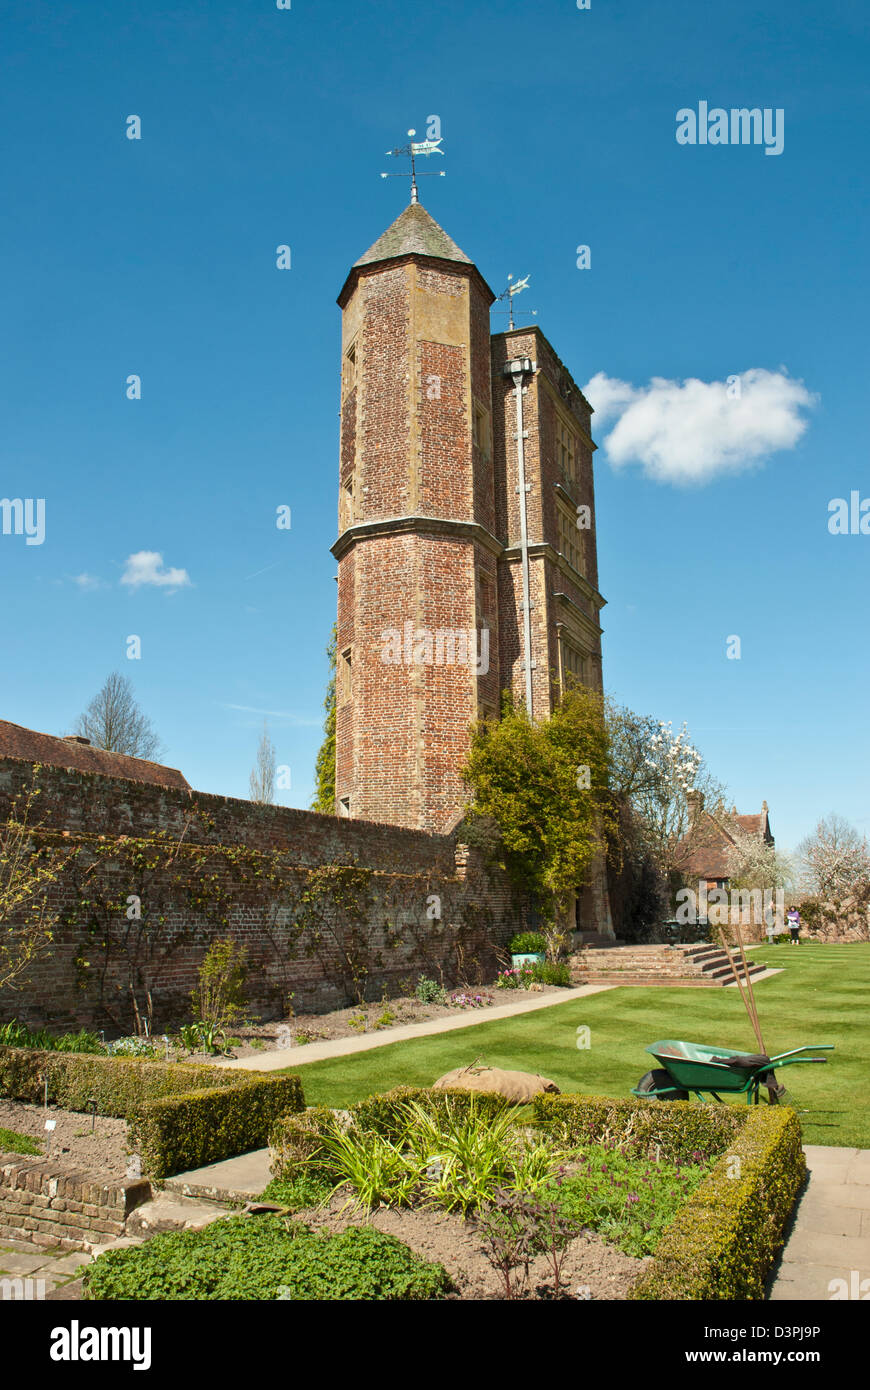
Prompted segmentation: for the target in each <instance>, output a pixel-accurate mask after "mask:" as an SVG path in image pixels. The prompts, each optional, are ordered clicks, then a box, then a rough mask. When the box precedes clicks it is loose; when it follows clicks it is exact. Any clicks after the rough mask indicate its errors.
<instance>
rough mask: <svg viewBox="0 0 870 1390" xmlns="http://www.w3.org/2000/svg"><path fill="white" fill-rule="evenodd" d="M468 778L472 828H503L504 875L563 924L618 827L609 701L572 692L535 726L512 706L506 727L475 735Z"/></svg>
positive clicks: (486, 725)
mask: <svg viewBox="0 0 870 1390" xmlns="http://www.w3.org/2000/svg"><path fill="white" fill-rule="evenodd" d="M463 776H464V779H465V782H466V784H467V786H468V787H469V789H470V791H471V793H472V801H471V804H470V806H469V808H468V812H467V818H468V820H469V822H470V824H471V825H472V827H473V826H474V825H475V823H476V822H482V823H483V824H484V825H488V824H490V823H492V822H494V823H495V824H496V825H497V826H498V830H499V858H500V861H501V863H502V865H503V867H504V868H505V869H507V871H508V872H509V873H510V875H511V877H512V878H513V879H514V881H515V882H517V883H518V884H520V885H521V886H522V887H524V888H525V889H527V890H529V891H531V892H533V893H534V894H535V895H536V896H537V898H538V901H539V903H540V906H541V910H542V912H543V915H544V917H545V918H546V919H547V920H548V921H549V922H551V923H555V922H557V921H558V920H559V918H560V917H562V916H563V915H564V913H565V912H566V910H567V907H568V904H569V902H570V899H571V897H572V895H573V893H574V892H575V891H576V889H577V888H578V887H579V886H580V885H582V884H583V883H584V882H585V881H586V880H587V878H588V876H589V871H590V868H591V866H592V863H593V860H594V859H595V857H596V855H598V854H599V853H601V852H602V851H603V849H604V845H605V838H606V834H607V830H608V828H609V827H610V825H611V823H612V820H613V799H612V797H611V795H610V792H609V790H608V785H607V777H608V739H607V732H606V729H605V724H604V711H603V703H602V700H601V697H600V696H599V695H598V694H596V693H595V692H594V691H591V690H587V689H585V688H584V687H580V686H577V687H574V688H571V689H569V690H567V691H566V692H565V694H564V695H563V696H562V699H561V701H560V703H559V704H558V705H557V706H556V708H555V709H554V711H553V714H552V715H551V716H550V718H549V719H544V720H540V721H537V722H536V721H534V720H532V719H530V718H529V715H528V713H527V712H526V709H525V707H524V706H522V705H515V704H514V703H513V701H512V700H511V699H510V697H509V696H505V700H504V706H503V713H502V718H501V720H500V721H498V722H494V721H489V720H481V721H479V722H478V723H476V724H475V725H473V726H472V732H471V749H470V752H469V754H468V759H467V761H466V763H465V767H464V769H463Z"/></svg>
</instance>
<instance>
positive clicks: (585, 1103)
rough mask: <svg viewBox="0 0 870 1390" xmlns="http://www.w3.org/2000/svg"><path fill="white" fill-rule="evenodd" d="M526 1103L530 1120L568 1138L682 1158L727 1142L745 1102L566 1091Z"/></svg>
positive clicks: (742, 1117)
mask: <svg viewBox="0 0 870 1390" xmlns="http://www.w3.org/2000/svg"><path fill="white" fill-rule="evenodd" d="M532 1109H533V1113H534V1117H535V1119H536V1120H538V1121H539V1122H540V1123H542V1124H545V1125H552V1126H553V1127H554V1129H555V1131H556V1132H557V1133H558V1135H559V1138H560V1139H564V1141H565V1142H566V1143H568V1144H613V1145H615V1146H616V1147H617V1148H620V1149H623V1150H625V1151H626V1152H631V1153H639V1154H643V1155H644V1156H645V1157H647V1158H656V1157H660V1158H663V1159H665V1160H666V1161H667V1162H672V1161H673V1160H675V1159H679V1160H680V1162H681V1163H687V1162H690V1161H691V1160H692V1158H693V1157H695V1156H696V1155H697V1154H701V1155H702V1156H703V1157H704V1158H713V1157H715V1156H716V1155H717V1154H720V1153H721V1152H722V1150H723V1149H725V1148H727V1146H728V1145H729V1144H730V1143H731V1142H732V1141H733V1139H734V1137H735V1135H737V1134H739V1133H740V1132H741V1130H742V1128H743V1126H744V1125H745V1123H746V1116H747V1113H748V1110H749V1107H748V1106H747V1107H745V1108H744V1109H740V1108H738V1107H737V1106H732V1105H699V1104H698V1103H697V1102H693V1101H689V1100H670V1101H661V1100H656V1101H648V1100H646V1101H645V1100H634V1099H631V1100H629V1099H622V1098H619V1099H617V1098H614V1097H611V1096H584V1095H576V1094H574V1093H573V1092H569V1093H567V1094H563V1095H553V1094H551V1093H547V1094H542V1095H539V1096H536V1097H535V1100H534V1101H533V1103H532Z"/></svg>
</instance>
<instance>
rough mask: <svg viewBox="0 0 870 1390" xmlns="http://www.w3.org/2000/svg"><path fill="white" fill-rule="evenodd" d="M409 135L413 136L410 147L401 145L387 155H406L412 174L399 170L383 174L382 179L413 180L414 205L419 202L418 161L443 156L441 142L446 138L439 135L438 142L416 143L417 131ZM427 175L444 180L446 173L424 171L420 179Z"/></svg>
mask: <svg viewBox="0 0 870 1390" xmlns="http://www.w3.org/2000/svg"><path fill="white" fill-rule="evenodd" d="M408 134H409V135H410V136H411V143H410V145H400V146H399V147H398V149H395V150H387V154H389V155H404V156H405V158H406V159H410V161H411V170H410V173H408V172H400V171H399V170H396V171H395V173H391V174H381V178H382V179H408V178H409V179H410V180H411V202H412V203H416V202H417V177H418V175H417V160H418V159H419V158H420V156H421V155H422V156H424V157H425V158H427V159H428V157H429V156H430V155H432V154H440V155H443V154H444V151H443V150H442V149H441V141H442V140H443V139H444V137H443V135H439V136H438V139H437V140H416V141H415V140H414V138H413V137H414V136H415V135H416V134H417V132H416V130H409V131H408ZM427 174H428V175H429V177H430V178H439V177H440V178H442V179H443V178H444V177H445V171H444V170H443V169H423V170H422V171H421V174H420V177H421V178H422V177H424V176H425V175H427Z"/></svg>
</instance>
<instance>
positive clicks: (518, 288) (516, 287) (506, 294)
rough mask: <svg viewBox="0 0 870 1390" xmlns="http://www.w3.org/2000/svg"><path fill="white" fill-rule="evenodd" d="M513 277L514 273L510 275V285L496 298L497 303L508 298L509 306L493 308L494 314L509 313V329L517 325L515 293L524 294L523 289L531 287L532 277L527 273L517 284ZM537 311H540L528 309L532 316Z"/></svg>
mask: <svg viewBox="0 0 870 1390" xmlns="http://www.w3.org/2000/svg"><path fill="white" fill-rule="evenodd" d="M513 278H514V277H513V276H512V275H509V276H508V287H507V289H506V290H504V291H503V293H502V294H500V295H499V296H498V298H497V299H496V301H495V302H496V304H498V303H499V302H500V301H501V300H502V299H506V300H507V302H508V307H507V309H493V313H494V314H507V315H508V329H509V330H510V329H511V328H514V327H515V324H514V295H515V294H522V292H523V290H527V289H528V288H529V278H530V277H529V276H528V275H527V276H526V277H525V279H524V280H517V283H516V284H514V283H513ZM537 312H538V311H537V309H529V310H528V313H529V314H531V316H532V318H534V316H535V315H536V314H537Z"/></svg>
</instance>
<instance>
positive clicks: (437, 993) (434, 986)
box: [414, 975, 447, 1004]
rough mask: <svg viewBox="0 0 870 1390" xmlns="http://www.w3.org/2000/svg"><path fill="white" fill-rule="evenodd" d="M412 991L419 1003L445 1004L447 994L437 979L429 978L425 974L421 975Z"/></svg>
mask: <svg viewBox="0 0 870 1390" xmlns="http://www.w3.org/2000/svg"><path fill="white" fill-rule="evenodd" d="M414 993H415V995H416V996H417V998H418V999H419V1001H420V1003H421V1004H446V1003H447V994H446V992H445V991H444V990H443V989H442V988H441V986H440V985H439V983H438V981H437V980H430V979H429V977H428V976H427V975H421V976H420V978H419V980H418V981H417V984H416V986H415V988H414Z"/></svg>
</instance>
